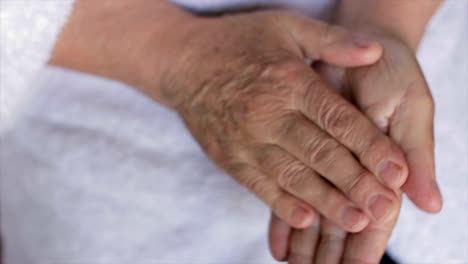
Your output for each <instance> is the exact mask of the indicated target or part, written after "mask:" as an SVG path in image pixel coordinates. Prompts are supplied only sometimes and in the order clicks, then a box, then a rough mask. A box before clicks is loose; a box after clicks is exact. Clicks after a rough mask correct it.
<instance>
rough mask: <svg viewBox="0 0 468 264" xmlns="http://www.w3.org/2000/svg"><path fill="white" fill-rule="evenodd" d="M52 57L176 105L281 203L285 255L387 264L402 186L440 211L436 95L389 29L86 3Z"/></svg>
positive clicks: (273, 229) (273, 237)
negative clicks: (356, 29) (356, 30)
mask: <svg viewBox="0 0 468 264" xmlns="http://www.w3.org/2000/svg"><path fill="white" fill-rule="evenodd" d="M104 2H105V3H106V4H105V5H104V4H103V3H104ZM387 3H388V2H387ZM426 3H427V2H426ZM121 14H125V15H121ZM90 25H92V26H90ZM76 36H79V38H77V37H76ZM51 63H54V64H58V65H62V66H67V67H70V68H74V69H78V70H83V71H87V72H91V73H95V74H98V75H102V76H105V77H109V78H112V79H116V80H120V81H123V82H126V83H128V84H130V85H132V86H133V87H135V88H136V89H139V90H140V91H141V92H143V93H144V94H146V95H147V96H149V97H151V98H152V99H154V100H155V101H156V102H158V103H161V104H165V105H167V106H168V107H170V108H172V109H173V110H175V111H177V112H178V113H179V114H180V115H181V117H182V118H183V119H184V121H185V123H186V125H187V128H188V129H189V130H190V131H191V133H192V134H193V135H194V137H195V138H196V140H197V141H198V142H199V144H200V145H201V146H202V148H203V149H204V151H205V152H206V154H207V155H208V156H209V157H210V158H211V159H212V160H213V161H214V162H215V163H216V164H217V165H218V166H219V167H221V168H222V169H224V170H225V171H226V172H228V174H230V175H231V176H233V177H234V178H235V179H236V180H238V181H239V182H240V183H241V184H242V185H244V186H246V187H247V188H249V189H250V190H251V191H252V192H254V193H255V194H256V195H257V196H258V197H259V198H260V199H262V200H263V201H264V202H265V203H266V204H267V205H268V206H269V207H270V208H271V210H272V220H271V224H270V246H271V251H272V254H273V256H274V257H275V258H276V259H278V260H287V261H289V262H290V263H294V264H299V263H304V264H305V263H318V264H322V263H326V264H328V263H330V264H333V263H345V264H352V263H355V264H376V263H379V261H380V258H381V257H382V255H383V254H384V251H385V247H386V244H387V241H388V239H389V237H390V234H391V232H392V229H393V227H394V225H395V223H396V221H397V218H398V214H399V210H400V205H401V196H402V192H404V193H406V195H407V196H408V197H409V198H410V199H411V201H412V202H413V203H414V204H415V205H416V206H418V207H419V208H421V209H423V210H425V211H427V212H438V211H439V210H440V209H441V206H442V205H441V204H442V201H441V196H440V193H439V189H438V187H437V184H436V181H435V172H434V139H433V118H434V104H433V101H432V97H431V94H430V91H429V89H428V86H427V83H426V81H425V79H424V76H423V74H422V72H421V69H420V67H419V65H418V62H417V60H416V58H415V49H414V47H411V45H409V44H408V43H406V42H405V40H404V39H403V38H400V37H399V36H398V35H396V34H392V33H390V32H388V31H386V30H385V29H383V28H382V29H377V30H376V29H375V28H374V29H373V30H369V31H364V32H361V33H360V34H352V33H350V31H348V30H346V29H345V28H343V27H340V26H334V25H330V24H327V23H324V22H320V21H318V20H314V19H311V18H308V17H305V16H302V15H300V14H297V13H293V12H290V11H283V10H260V11H255V12H240V13H236V14H231V15H224V16H215V17H200V16H194V15H192V14H190V13H189V12H186V11H184V10H182V9H180V8H178V7H176V6H174V5H173V4H170V3H169V2H167V1H143V0H135V1H125V0H113V1H103V2H99V1H98V2H96V1H87V0H78V1H77V3H76V5H75V7H74V11H73V14H72V16H71V18H70V21H69V22H68V24H67V26H66V27H65V29H64V31H63V32H62V34H61V37H60V39H59V41H58V43H57V46H56V48H55V50H54V55H53V57H52V59H51ZM181 162H182V161H181ZM415 228H416V227H415Z"/></svg>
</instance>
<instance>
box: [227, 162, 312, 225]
mask: <svg viewBox="0 0 468 264" xmlns="http://www.w3.org/2000/svg"><path fill="white" fill-rule="evenodd" d="M229 171H230V172H231V173H232V174H233V175H236V176H237V178H236V179H238V180H239V181H240V182H241V183H242V184H243V185H244V186H246V187H247V188H249V189H250V190H251V191H252V192H253V193H255V194H256V195H257V196H258V197H259V198H260V199H261V200H262V201H263V202H265V203H266V204H267V205H268V206H269V207H270V208H271V209H272V211H273V212H274V213H275V214H276V215H277V216H278V217H279V218H281V219H283V220H284V221H285V222H287V223H288V224H289V225H290V226H292V227H295V228H306V227H308V226H310V225H311V224H312V222H313V220H314V218H315V217H318V216H317V214H316V213H315V211H314V209H312V208H311V207H310V206H308V205H307V204H306V203H304V202H302V201H301V200H299V199H297V198H295V197H293V196H292V195H290V194H288V193H287V192H285V191H283V190H282V189H281V188H280V187H279V186H278V185H277V184H276V182H275V181H274V180H273V179H271V178H268V177H266V176H265V175H264V174H262V173H261V172H260V171H259V170H257V169H255V168H254V167H252V166H249V165H245V164H238V165H236V166H231V168H230V169H229Z"/></svg>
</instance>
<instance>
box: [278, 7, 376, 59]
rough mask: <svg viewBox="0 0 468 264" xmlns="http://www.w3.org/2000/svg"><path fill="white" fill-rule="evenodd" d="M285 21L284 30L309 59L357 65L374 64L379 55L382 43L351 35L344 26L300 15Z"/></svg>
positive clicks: (290, 16)
mask: <svg viewBox="0 0 468 264" xmlns="http://www.w3.org/2000/svg"><path fill="white" fill-rule="evenodd" d="M286 21H287V23H284V25H286V26H287V28H286V30H288V31H289V33H290V34H291V36H292V37H293V38H294V40H295V41H296V43H297V44H298V45H299V47H300V48H301V50H302V52H303V54H304V56H305V57H306V58H308V59H311V60H322V61H324V62H327V63H330V64H334V65H336V66H343V67H358V66H365V65H370V64H373V63H375V62H377V61H378V60H379V59H380V57H381V56H382V53H383V48H382V45H381V44H379V43H378V42H376V41H372V40H369V39H367V38H365V37H364V36H361V35H353V34H351V33H350V32H349V31H348V30H346V29H345V28H343V27H340V26H336V25H331V24H328V23H324V22H321V21H318V20H314V19H311V18H308V17H304V16H300V15H289V17H288V19H286Z"/></svg>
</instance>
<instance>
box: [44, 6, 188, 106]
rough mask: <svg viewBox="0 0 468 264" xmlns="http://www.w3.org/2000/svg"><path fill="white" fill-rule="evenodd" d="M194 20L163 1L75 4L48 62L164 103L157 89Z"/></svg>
mask: <svg viewBox="0 0 468 264" xmlns="http://www.w3.org/2000/svg"><path fill="white" fill-rule="evenodd" d="M196 20H197V18H196V17H195V16H193V15H191V14H190V13H188V12H185V11H184V10H182V9H180V8H178V7H176V6H174V5H173V4H171V3H169V2H168V1H150V2H148V1H143V0H141V1H140V0H132V1H127V0H103V1H94V0H77V1H76V3H75V6H74V9H73V11H72V14H71V16H70V19H69V21H68V22H67V24H66V25H65V27H64V29H63V31H62V32H61V34H60V36H59V39H58V41H57V43H56V46H55V48H54V50H53V53H52V56H51V59H50V61H49V62H50V63H51V64H56V65H59V66H64V67H67V68H71V69H74V70H78V71H83V72H87V73H91V74H95V75H99V76H102V77H106V78H110V79H114V80H117V81H121V82H124V83H127V84H129V85H131V86H133V87H135V88H136V89H138V90H140V91H141V92H143V93H145V94H147V95H149V96H151V97H152V98H153V99H155V100H157V101H160V102H161V103H164V104H168V102H165V101H164V100H163V98H162V96H161V95H160V91H159V86H160V85H159V84H160V81H161V79H162V76H163V75H164V74H165V73H166V72H167V68H168V67H169V64H170V63H172V62H173V61H174V60H175V58H177V52H180V51H179V50H180V48H179V47H178V46H179V45H180V43H183V42H182V41H181V39H182V38H184V37H185V36H184V34H187V32H189V28H190V27H192V26H193V25H194V21H196Z"/></svg>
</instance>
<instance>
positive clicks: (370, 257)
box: [342, 194, 401, 264]
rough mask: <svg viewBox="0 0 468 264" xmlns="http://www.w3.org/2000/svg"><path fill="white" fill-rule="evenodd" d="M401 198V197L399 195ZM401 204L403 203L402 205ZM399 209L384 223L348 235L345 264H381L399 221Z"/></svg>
mask: <svg viewBox="0 0 468 264" xmlns="http://www.w3.org/2000/svg"><path fill="white" fill-rule="evenodd" d="M399 197H400V198H401V195H400V194H399ZM400 204H401V203H400ZM399 211H400V210H399V208H398V210H397V211H396V213H395V214H394V215H392V217H390V218H389V219H388V221H386V222H384V223H375V222H371V223H370V224H369V225H368V226H367V227H366V229H364V230H363V231H362V232H359V233H354V234H348V237H347V240H346V245H345V251H344V254H343V261H342V263H343V264H379V263H380V260H381V259H382V256H383V255H384V253H385V249H386V247H387V242H388V240H389V238H390V235H391V234H392V230H393V228H394V226H395V224H396V221H397V219H398V213H399Z"/></svg>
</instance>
